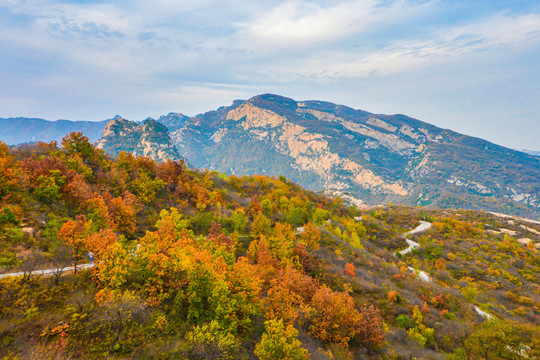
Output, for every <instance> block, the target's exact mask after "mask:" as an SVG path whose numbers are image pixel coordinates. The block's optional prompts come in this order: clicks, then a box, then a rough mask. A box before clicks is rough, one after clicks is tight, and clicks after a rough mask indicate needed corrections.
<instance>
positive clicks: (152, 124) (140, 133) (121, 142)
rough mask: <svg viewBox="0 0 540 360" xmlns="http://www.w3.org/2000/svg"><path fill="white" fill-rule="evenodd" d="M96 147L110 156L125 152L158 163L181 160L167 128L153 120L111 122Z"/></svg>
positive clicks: (120, 119) (119, 120) (117, 120)
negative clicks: (151, 159) (149, 158)
mask: <svg viewBox="0 0 540 360" xmlns="http://www.w3.org/2000/svg"><path fill="white" fill-rule="evenodd" d="M97 147H98V148H100V149H103V150H105V152H106V153H108V154H109V155H112V156H117V155H118V154H119V153H120V152H121V151H126V152H130V153H133V154H134V155H140V156H148V157H151V158H153V159H155V160H158V161H165V160H167V159H171V160H180V159H181V156H180V155H179V153H178V150H177V149H176V147H175V146H174V145H173V144H172V141H171V137H170V135H169V131H168V129H167V127H166V126H164V125H163V124H161V123H159V122H157V121H156V120H154V119H146V120H145V121H143V122H142V123H137V122H134V121H129V120H126V119H123V118H119V119H115V120H111V121H110V122H109V123H107V125H106V126H105V130H104V131H103V137H102V138H101V140H99V141H98V143H97Z"/></svg>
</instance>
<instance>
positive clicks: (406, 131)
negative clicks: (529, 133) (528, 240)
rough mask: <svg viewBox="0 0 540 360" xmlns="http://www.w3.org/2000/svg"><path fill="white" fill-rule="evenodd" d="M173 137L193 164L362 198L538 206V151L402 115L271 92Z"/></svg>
mask: <svg viewBox="0 0 540 360" xmlns="http://www.w3.org/2000/svg"><path fill="white" fill-rule="evenodd" d="M171 137H172V139H173V142H174V144H175V145H176V146H177V147H178V149H179V151H180V153H181V154H182V155H183V156H184V157H185V158H186V160H187V161H188V162H189V163H190V164H192V165H193V166H195V167H200V168H209V169H214V170H218V171H220V172H222V171H226V172H227V173H233V174H254V173H259V174H273V175H278V174H281V175H284V176H286V177H287V178H290V179H291V180H293V181H295V182H298V183H300V184H302V185H303V186H305V187H307V188H309V189H312V190H321V191H322V190H325V191H327V192H329V193H334V194H338V195H342V196H344V197H349V198H351V197H352V198H353V199H354V198H356V199H357V200H358V199H360V200H361V201H363V202H364V203H366V204H377V203H385V202H391V201H393V202H400V203H404V204H408V205H422V206H431V207H435V206H440V207H455V208H458V207H463V208H472V209H487V210H494V211H501V212H506V213H514V214H520V215H523V216H530V217H535V218H538V217H539V214H540V183H539V181H538V179H540V159H538V158H537V157H534V156H531V155H528V154H525V153H523V152H519V151H515V150H512V149H508V148H504V147H502V146H498V145H495V144H492V143H490V142H488V141H485V140H482V139H478V138H473V137H469V136H465V135H462V134H458V133H456V132H453V131H450V130H445V129H441V128H438V127H436V126H433V125H430V124H428V123H425V122H422V121H419V120H416V119H412V118H410V117H407V116H404V115H377V114H372V113H368V112H365V111H361V110H355V109H352V108H349V107H346V106H342V105H336V104H332V103H328V102H322V101H303V102H297V101H294V100H292V99H289V98H285V97H281V96H277V95H270V94H266V95H260V96H256V97H254V98H252V99H250V100H248V101H235V102H234V103H233V104H232V105H231V106H229V107H222V108H220V109H218V110H216V111H211V112H208V113H205V114H201V115H198V116H196V117H193V118H191V119H189V120H188V121H186V122H185V125H184V126H183V127H181V128H177V129H176V130H174V131H173V132H172V133H171Z"/></svg>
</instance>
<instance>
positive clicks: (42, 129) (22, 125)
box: [0, 117, 110, 145]
mask: <svg viewBox="0 0 540 360" xmlns="http://www.w3.org/2000/svg"><path fill="white" fill-rule="evenodd" d="M109 121H110V120H103V121H70V120H56V121H49V120H43V119H34V118H24V117H17V118H7V119H2V118H0V140H2V141H3V142H5V143H6V144H8V145H16V144H22V143H28V142H36V141H44V142H50V141H53V140H56V141H60V140H61V139H62V138H63V137H64V136H66V134H69V133H71V132H73V131H80V132H82V133H84V135H86V136H87V137H88V138H89V139H90V140H91V141H92V142H95V141H97V140H99V139H101V136H102V135H103V129H104V128H105V125H107V123H108V122H109Z"/></svg>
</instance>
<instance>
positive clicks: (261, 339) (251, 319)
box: [0, 134, 540, 360]
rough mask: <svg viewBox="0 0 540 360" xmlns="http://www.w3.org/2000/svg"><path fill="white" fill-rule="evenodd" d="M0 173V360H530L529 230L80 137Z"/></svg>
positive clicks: (538, 242)
mask: <svg viewBox="0 0 540 360" xmlns="http://www.w3.org/2000/svg"><path fill="white" fill-rule="evenodd" d="M0 160H1V161H0V164H1V166H0V198H1V199H2V203H1V209H0V239H1V241H0V264H1V266H2V270H3V271H5V272H16V271H23V272H24V273H25V274H24V276H15V277H10V276H8V277H3V278H0V298H1V299H2V301H1V302H0V339H1V341H0V358H9V359H28V358H34V359H68V358H69V359H73V358H81V359H93V358H95V359H97V358H119V359H128V358H138V359H151V358H152V359H156V358H157V359H171V358H177V359H216V358H222V359H257V358H258V359H277V358H290V359H307V358H308V354H309V357H310V358H311V359H373V358H383V359H396V360H397V359H410V358H418V359H427V358H429V359H485V358H489V359H531V358H538V357H540V353H539V351H540V343H539V341H540V333H539V332H538V331H539V330H538V325H539V318H538V316H539V315H540V280H539V278H538V275H539V274H540V253H539V251H538V248H539V247H540V223H538V222H534V221H530V220H525V219H521V218H517V217H510V216H508V215H500V214H493V213H486V212H480V211H466V210H429V209H426V208H420V207H407V206H403V205H390V206H385V207H374V208H372V209H363V210H360V209H358V208H354V207H348V206H345V205H343V202H342V201H341V199H339V198H335V199H332V198H328V197H324V196H319V195H316V194H315V193H313V192H311V191H308V190H305V189H303V188H301V187H300V186H298V185H296V184H295V183H293V182H291V181H290V180H288V179H287V178H285V177H284V176H280V177H279V178H275V177H265V176H259V175H256V176H241V177H240V176H235V175H229V176H226V175H224V174H219V173H218V172H215V171H207V170H201V171H194V170H190V169H188V168H186V167H185V165H184V163H183V162H182V161H180V162H173V161H170V160H169V161H165V162H154V161H152V160H151V159H149V158H146V157H141V156H133V155H131V154H129V153H124V152H122V153H120V154H119V156H118V157H117V158H114V159H113V158H111V157H108V156H106V155H105V153H104V152H103V151H102V150H100V149H97V148H95V147H93V146H92V145H91V144H90V142H89V140H88V139H87V138H85V137H83V136H81V135H80V134H71V135H70V136H66V137H65V138H64V140H63V141H62V144H61V146H57V145H55V144H52V143H51V144H44V143H41V144H38V145H32V146H21V147H16V148H12V149H11V150H10V149H8V148H7V147H6V146H5V145H4V144H3V143H0ZM420 221H423V224H428V226H429V224H431V226H429V227H428V226H423V228H424V230H423V231H420V232H418V233H414V234H410V235H407V241H406V240H405V238H404V236H403V234H404V233H406V232H409V231H410V230H412V229H415V228H417V226H418V225H420ZM411 241H414V242H416V243H418V244H419V246H418V247H417V248H416V249H414V250H413V251H412V252H410V253H407V254H405V253H404V252H403V251H402V250H403V249H406V248H407V246H408V242H411ZM89 251H92V252H93V253H94V256H95V257H94V263H95V266H94V267H93V268H92V269H86V270H82V269H80V270H78V271H77V272H76V273H75V274H73V273H71V272H69V273H67V272H64V271H63V270H62V269H63V268H65V267H67V266H69V265H71V264H73V263H74V262H78V263H85V262H87V261H88V257H87V254H88V252H89ZM402 254H403V255H402ZM44 268H58V269H60V270H58V271H56V272H55V274H54V275H53V276H49V277H39V276H37V275H35V270H36V269H44Z"/></svg>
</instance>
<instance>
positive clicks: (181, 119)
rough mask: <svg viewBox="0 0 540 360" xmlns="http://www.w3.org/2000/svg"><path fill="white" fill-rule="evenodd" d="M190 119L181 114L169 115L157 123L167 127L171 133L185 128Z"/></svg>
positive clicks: (161, 117) (162, 117) (163, 116)
mask: <svg viewBox="0 0 540 360" xmlns="http://www.w3.org/2000/svg"><path fill="white" fill-rule="evenodd" d="M189 119H190V117H189V116H186V115H184V114H180V113H173V112H171V113H169V114H167V115H162V116H160V117H159V119H157V122H159V123H161V124H163V125H165V126H166V127H167V128H168V129H169V131H175V130H178V129H180V128H181V127H183V126H184V125H185V124H186V123H187V122H188V121H189Z"/></svg>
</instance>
